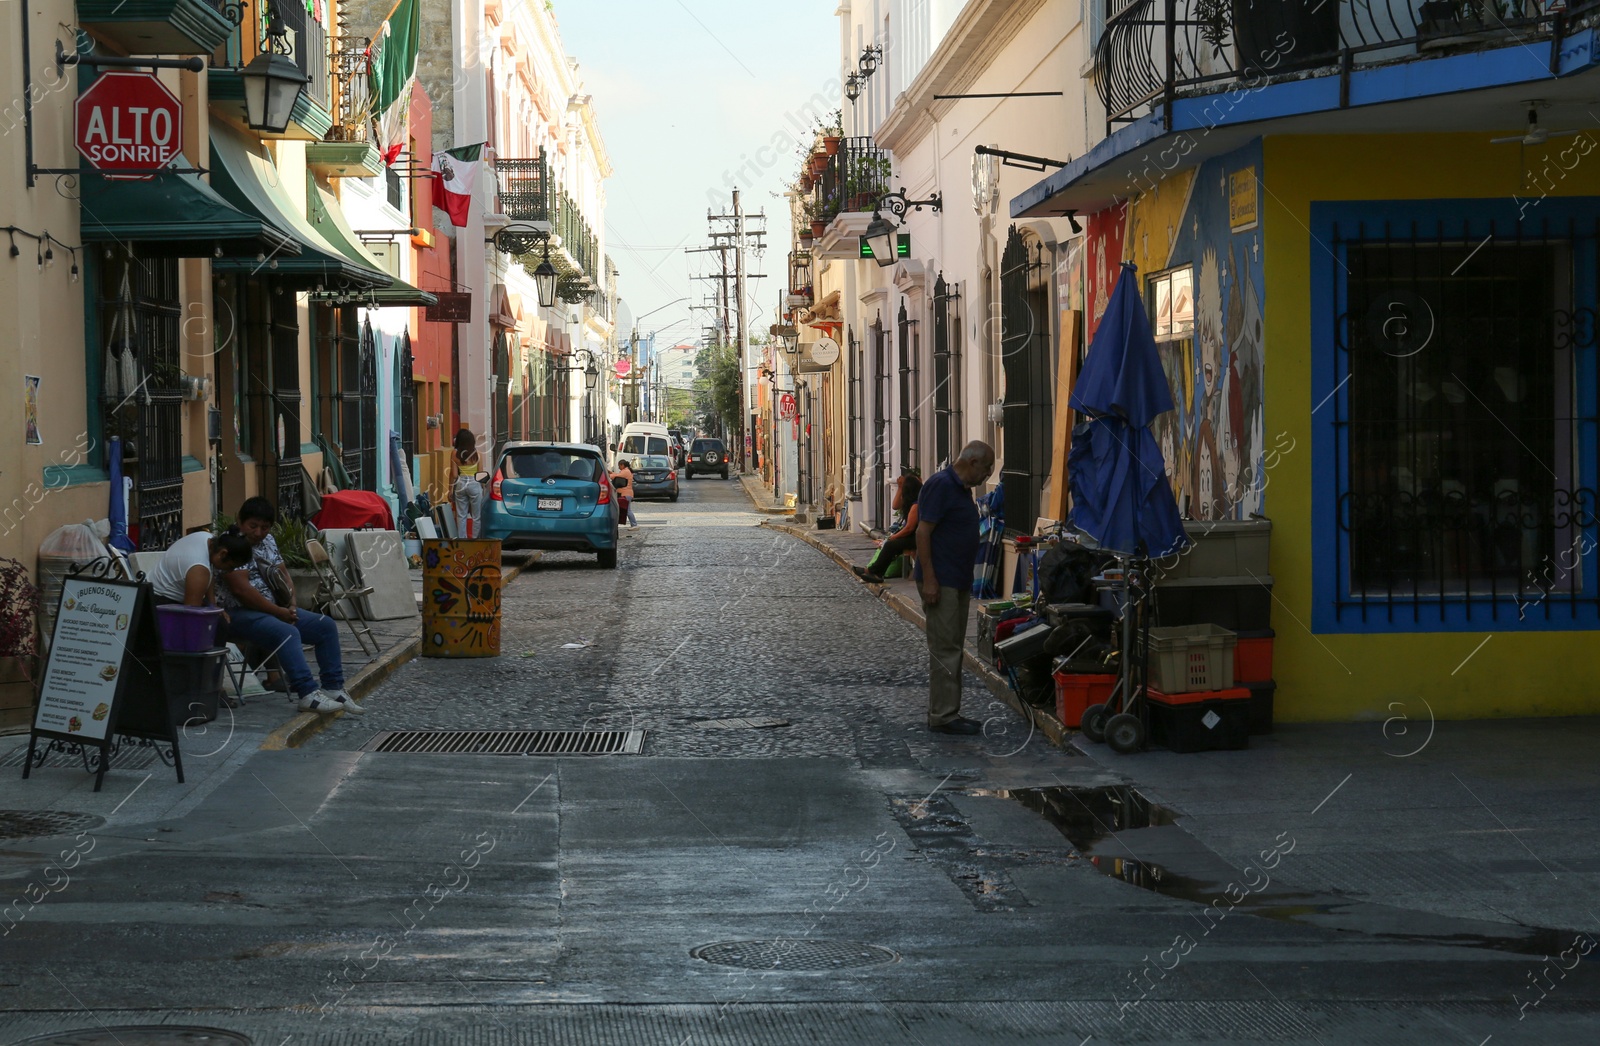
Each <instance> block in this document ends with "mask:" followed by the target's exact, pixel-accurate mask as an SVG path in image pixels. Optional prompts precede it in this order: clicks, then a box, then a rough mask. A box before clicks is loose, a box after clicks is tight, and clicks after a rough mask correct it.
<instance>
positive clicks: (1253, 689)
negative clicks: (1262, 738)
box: [1240, 679, 1278, 734]
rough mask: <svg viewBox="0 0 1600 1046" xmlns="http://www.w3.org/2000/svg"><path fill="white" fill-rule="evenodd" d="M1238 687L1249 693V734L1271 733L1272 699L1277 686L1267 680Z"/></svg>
mask: <svg viewBox="0 0 1600 1046" xmlns="http://www.w3.org/2000/svg"><path fill="white" fill-rule="evenodd" d="M1240 685H1241V686H1243V687H1244V688H1245V689H1246V690H1248V691H1250V732H1251V733H1252V734H1270V733H1272V699H1273V697H1274V696H1275V695H1276V694H1277V692H1278V684H1277V683H1274V682H1273V681H1272V680H1270V679H1269V680H1267V681H1266V682H1264V683H1242V684H1240Z"/></svg>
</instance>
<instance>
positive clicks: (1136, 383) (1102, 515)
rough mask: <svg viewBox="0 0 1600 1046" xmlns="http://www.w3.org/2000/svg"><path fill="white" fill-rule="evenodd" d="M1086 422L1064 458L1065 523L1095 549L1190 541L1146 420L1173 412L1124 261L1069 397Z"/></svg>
mask: <svg viewBox="0 0 1600 1046" xmlns="http://www.w3.org/2000/svg"><path fill="white" fill-rule="evenodd" d="M1068 403H1069V405H1070V406H1071V407H1072V409H1073V410H1075V411H1078V412H1079V413H1081V414H1085V415H1088V418H1089V420H1087V421H1085V422H1083V423H1082V424H1080V425H1078V426H1077V427H1075V428H1074V429H1073V432H1072V450H1071V451H1070V453H1069V454H1068V455H1067V477H1068V482H1069V485H1070V487H1071V490H1072V525H1073V526H1074V527H1076V528H1077V529H1078V530H1080V531H1082V532H1083V533H1085V534H1087V535H1088V536H1089V537H1090V538H1091V539H1093V540H1094V542H1095V543H1096V544H1097V545H1099V546H1100V547H1101V548H1103V549H1106V550H1108V551H1112V552H1121V553H1124V554H1127V555H1133V554H1136V553H1139V552H1141V551H1142V552H1144V553H1146V554H1148V555H1150V556H1164V555H1167V554H1169V553H1172V552H1175V551H1178V550H1179V549H1182V548H1183V547H1184V546H1186V545H1187V544H1188V543H1189V539H1188V536H1187V535H1186V534H1185V533H1184V530H1183V520H1182V519H1181V518H1179V516H1178V503H1177V501H1176V500H1174V499H1173V496H1172V487H1171V485H1170V484H1169V483H1168V482H1167V473H1166V462H1165V459H1163V458H1162V456H1161V448H1160V447H1158V446H1157V445H1156V438H1155V436H1154V435H1152V434H1151V432H1150V429H1149V425H1150V423H1151V422H1152V421H1154V420H1155V419H1156V418H1157V417H1158V416H1160V415H1161V414H1163V413H1165V412H1167V411H1169V410H1172V409H1173V406H1174V404H1173V402H1172V390H1171V389H1170V388H1168V386H1167V376H1166V372H1165V371H1163V370H1162V367H1161V356H1160V354H1159V353H1158V352H1157V351H1156V342H1155V338H1154V336H1153V335H1152V334H1151V333H1150V321H1149V319H1148V318H1147V317H1146V316H1145V311H1144V302H1143V301H1141V300H1140V298H1139V286H1138V275H1137V270H1136V269H1135V267H1134V266H1133V264H1132V263H1128V262H1125V263H1123V266H1122V273H1121V275H1120V276H1118V277H1117V285H1116V287H1115V288H1114V289H1113V290H1112V292H1111V301H1110V303H1109V304H1108V305H1107V306H1106V312H1105V316H1104V318H1102V319H1101V321H1100V327H1099V329H1098V330H1096V331H1095V335H1094V341H1093V342H1092V343H1091V344H1090V346H1089V356H1088V359H1087V360H1086V361H1085V362H1084V366H1083V372H1082V373H1081V374H1080V375H1079V376H1078V382H1077V385H1076V387H1075V388H1074V389H1073V393H1072V398H1071V399H1070V400H1069V401H1068Z"/></svg>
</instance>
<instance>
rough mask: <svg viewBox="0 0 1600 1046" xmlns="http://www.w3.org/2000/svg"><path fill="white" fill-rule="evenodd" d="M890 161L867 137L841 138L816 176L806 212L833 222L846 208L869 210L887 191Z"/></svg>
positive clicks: (886, 152)
mask: <svg viewBox="0 0 1600 1046" xmlns="http://www.w3.org/2000/svg"><path fill="white" fill-rule="evenodd" d="M893 174H894V171H893V164H892V162H891V161H890V159H889V153H888V151H887V150H884V149H880V148H878V146H877V143H875V142H874V141H873V140H872V139H871V138H870V137H861V138H841V139H840V140H839V151H838V152H836V153H834V154H833V155H832V156H830V157H828V162H827V166H826V167H824V168H823V170H822V174H821V175H820V176H819V177H818V178H817V183H816V186H815V187H814V188H813V190H812V193H813V197H812V201H813V202H812V208H811V209H810V210H809V211H808V213H810V214H812V215H814V216H815V217H816V219H817V220H819V221H832V220H833V219H834V218H836V217H838V216H839V215H840V214H842V213H844V212H847V211H870V210H872V209H873V206H874V205H875V204H876V203H877V202H878V200H879V198H881V197H882V196H884V195H885V194H886V193H888V192H890V191H891V189H890V186H889V180H890V178H891V177H892V176H893Z"/></svg>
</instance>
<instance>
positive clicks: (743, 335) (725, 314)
mask: <svg viewBox="0 0 1600 1046" xmlns="http://www.w3.org/2000/svg"><path fill="white" fill-rule="evenodd" d="M706 218H707V219H708V220H709V221H710V222H711V223H712V230H711V241H712V243H711V246H709V247H705V248H699V249H698V250H700V251H716V252H718V254H719V255H720V256H721V269H722V272H721V274H720V275H719V276H711V277H706V278H707V279H714V280H717V281H718V298H719V301H720V303H721V313H722V344H724V345H726V344H728V343H729V342H730V341H731V342H733V343H734V344H736V345H737V346H738V350H737V351H738V355H739V411H740V414H739V424H738V426H737V431H738V432H739V434H740V435H739V436H738V437H736V439H737V442H738V444H739V446H740V447H741V448H743V447H744V442H745V439H744V437H745V436H748V437H749V440H750V447H749V448H744V449H742V450H741V458H740V460H741V462H742V467H743V468H744V469H745V470H746V471H748V470H749V469H750V467H751V460H750V454H751V450H752V449H753V448H754V446H755V433H753V432H748V433H747V432H746V428H747V426H748V425H749V424H750V409H751V407H752V406H753V404H751V402H750V378H749V375H750V371H751V370H752V369H753V368H752V366H751V362H750V326H749V316H748V313H747V312H746V311H745V310H746V292H747V289H748V282H749V281H750V280H752V279H759V278H760V276H761V274H758V273H752V272H750V271H749V267H748V266H747V265H746V263H745V251H746V250H747V249H748V248H749V246H750V244H751V241H755V244H756V246H757V247H760V246H762V243H761V241H762V237H764V236H766V221H767V218H766V214H765V212H757V213H755V214H749V213H747V212H746V211H745V209H744V204H743V202H742V200H741V198H740V193H739V190H738V189H735V190H733V213H732V214H707V215H706ZM718 223H731V225H732V229H731V230H729V229H726V228H723V229H718V228H716V226H717V224H718ZM752 224H754V225H758V226H759V228H751V226H752ZM729 250H732V251H733V259H734V261H733V270H734V271H733V277H732V278H733V283H734V289H733V298H734V301H733V307H732V309H731V310H730V309H729V303H728V279H729V275H728V256H727V252H728V251H729ZM730 311H731V312H732V313H733V322H734V324H735V325H736V327H735V331H734V332H733V335H734V336H733V337H731V338H730V337H729V334H730V332H729V330H728V324H729V312H730Z"/></svg>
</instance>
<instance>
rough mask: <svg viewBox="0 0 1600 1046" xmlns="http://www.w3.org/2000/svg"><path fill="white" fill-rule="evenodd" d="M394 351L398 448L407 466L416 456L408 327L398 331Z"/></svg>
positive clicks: (414, 396) (413, 376) (414, 390)
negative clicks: (397, 358) (397, 384)
mask: <svg viewBox="0 0 1600 1046" xmlns="http://www.w3.org/2000/svg"><path fill="white" fill-rule="evenodd" d="M395 351H396V352H398V353H399V354H400V448H401V449H402V450H403V451H405V457H406V461H405V463H406V467H407V468H409V467H411V463H412V461H413V460H415V458H416V456H417V382H416V373H415V370H414V369H413V366H412V363H413V361H412V358H411V331H410V330H409V329H407V330H403V331H401V332H400V342H399V344H398V345H397V346H396V347H395Z"/></svg>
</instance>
